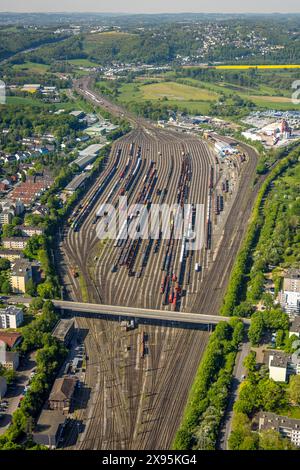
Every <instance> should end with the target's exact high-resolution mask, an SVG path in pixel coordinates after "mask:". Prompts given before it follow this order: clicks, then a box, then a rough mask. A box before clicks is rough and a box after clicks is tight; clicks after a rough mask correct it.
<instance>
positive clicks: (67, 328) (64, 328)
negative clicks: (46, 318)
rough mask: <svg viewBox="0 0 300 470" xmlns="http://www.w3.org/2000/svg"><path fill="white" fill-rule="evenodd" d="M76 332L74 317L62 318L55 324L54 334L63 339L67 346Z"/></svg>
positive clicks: (60, 339)
mask: <svg viewBox="0 0 300 470" xmlns="http://www.w3.org/2000/svg"><path fill="white" fill-rule="evenodd" d="M74 332H75V321H74V320H73V319H61V320H60V321H59V322H58V323H57V325H56V326H55V328H54V330H53V332H52V336H53V337H54V338H56V339H58V340H59V341H61V342H62V343H63V344H64V345H65V346H68V344H70V341H71V340H72V338H73V335H74Z"/></svg>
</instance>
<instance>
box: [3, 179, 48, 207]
mask: <svg viewBox="0 0 300 470" xmlns="http://www.w3.org/2000/svg"><path fill="white" fill-rule="evenodd" d="M52 183H53V179H51V178H49V177H47V178H45V177H34V178H33V179H32V180H30V179H28V180H27V181H26V182H24V183H21V184H19V185H18V186H15V187H14V189H13V190H12V192H11V199H12V200H13V201H15V200H21V201H22V202H23V204H24V205H30V204H32V203H33V202H34V201H35V200H36V199H37V198H39V197H40V196H41V195H42V194H43V193H44V192H45V191H46V190H47V189H49V188H50V186H51V184H52Z"/></svg>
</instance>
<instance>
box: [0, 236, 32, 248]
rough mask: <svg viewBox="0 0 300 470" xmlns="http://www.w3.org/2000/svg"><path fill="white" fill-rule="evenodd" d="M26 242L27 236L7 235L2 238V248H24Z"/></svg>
mask: <svg viewBox="0 0 300 470" xmlns="http://www.w3.org/2000/svg"><path fill="white" fill-rule="evenodd" d="M27 243H28V238H26V237H8V238H3V239H2V244H3V246H4V248H7V249H9V250H24V249H25V248H26V245H27Z"/></svg>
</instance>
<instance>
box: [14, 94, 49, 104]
mask: <svg viewBox="0 0 300 470" xmlns="http://www.w3.org/2000/svg"><path fill="white" fill-rule="evenodd" d="M6 104H8V105H31V106H45V103H43V102H42V101H40V100H38V99H34V98H31V96H28V97H23V96H8V97H7V98H6Z"/></svg>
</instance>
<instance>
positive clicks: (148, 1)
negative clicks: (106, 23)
mask: <svg viewBox="0 0 300 470" xmlns="http://www.w3.org/2000/svg"><path fill="white" fill-rule="evenodd" d="M0 11H2V12H4V11H9V12H14V11H15V12H32V11H34V12H56V11H58V12H62V11H67V12H72V11H73V12H75V11H80V12H84V11H86V12H88V11H92V12H123V13H126V12H128V13H160V12H166V13H173V12H174V13H178V12H199V13H200V12H212V13H213V12H224V13H226V12H230V13H231V12H236V13H240V12H258V13H260V12H261V13H265V12H300V2H299V0H248V1H247V2H246V1H243V0H211V1H209V2H208V1H207V0H125V1H122V0H0Z"/></svg>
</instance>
